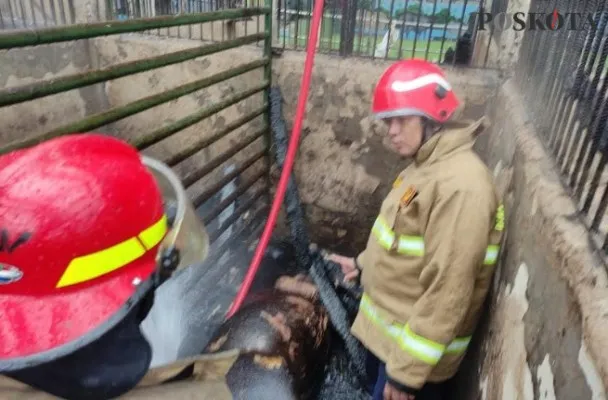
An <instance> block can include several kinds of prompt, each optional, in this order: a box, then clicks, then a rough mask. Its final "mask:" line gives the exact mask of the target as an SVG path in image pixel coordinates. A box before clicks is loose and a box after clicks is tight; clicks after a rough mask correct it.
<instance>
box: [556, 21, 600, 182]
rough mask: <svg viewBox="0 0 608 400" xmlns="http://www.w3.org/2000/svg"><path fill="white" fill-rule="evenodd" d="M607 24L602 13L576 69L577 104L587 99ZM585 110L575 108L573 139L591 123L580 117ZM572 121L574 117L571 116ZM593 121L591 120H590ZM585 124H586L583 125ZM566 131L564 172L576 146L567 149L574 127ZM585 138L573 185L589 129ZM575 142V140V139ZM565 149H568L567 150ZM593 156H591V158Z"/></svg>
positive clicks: (578, 137) (581, 134) (586, 145)
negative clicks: (575, 131)
mask: <svg viewBox="0 0 608 400" xmlns="http://www.w3.org/2000/svg"><path fill="white" fill-rule="evenodd" d="M607 26H608V14H606V13H602V19H601V21H600V25H599V32H602V33H600V34H598V33H596V34H595V35H593V41H592V42H593V44H592V46H591V47H592V48H591V49H589V48H587V49H586V50H587V51H586V52H585V53H584V60H583V63H582V66H581V68H579V69H578V73H577V77H576V79H577V83H576V84H575V86H576V87H575V90H576V91H577V93H578V95H577V98H578V100H579V104H580V103H581V102H584V101H587V100H588V97H589V93H590V92H589V90H590V88H591V87H590V85H589V83H590V82H589V77H590V75H591V73H592V69H593V65H594V64H595V60H596V58H597V55H598V51H599V46H600V43H601V40H602V35H603V32H604V31H605V30H606V27H607ZM607 49H608V48H607ZM596 80H598V81H599V75H596ZM579 87H580V88H582V89H584V90H578V88H579ZM585 111H586V110H584V108H583V107H577V109H576V110H575V112H576V117H577V118H576V119H578V120H579V122H580V124H579V129H578V135H576V136H574V138H575V139H579V140H580V138H581V137H582V136H583V135H584V129H585V128H586V127H587V128H591V126H592V125H591V124H589V121H582V118H581V113H582V112H585ZM573 121H574V118H573ZM585 122H587V124H585ZM591 122H592V123H593V121H591ZM584 125H587V126H584ZM566 133H567V135H566V136H567V138H568V140H566V141H564V146H562V152H560V156H559V157H560V162H564V161H565V160H567V161H566V162H565V164H563V165H562V171H563V172H565V170H566V168H567V167H569V166H570V165H572V162H573V161H574V159H573V157H574V154H575V153H576V148H575V146H574V144H573V145H572V146H571V147H570V148H569V149H568V146H567V144H568V143H569V142H570V139H571V138H572V136H573V135H574V129H568V130H566ZM584 136H585V138H584V139H583V144H582V146H581V148H580V151H579V154H578V157H577V159H576V164H575V165H574V170H573V172H572V176H571V178H570V185H571V186H573V185H575V180H576V176H578V173H579V171H580V167H581V163H582V161H583V157H584V155H585V154H586V150H587V147H588V145H589V144H590V141H591V132H590V130H587V134H586V135H584ZM575 142H576V141H575ZM567 150H570V151H569V152H568V151H567ZM567 153H569V154H568V157H567V159H566V154H567ZM592 158H593V157H591V159H592Z"/></svg>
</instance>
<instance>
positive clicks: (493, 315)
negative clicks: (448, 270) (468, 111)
mask: <svg viewBox="0 0 608 400" xmlns="http://www.w3.org/2000/svg"><path fill="white" fill-rule="evenodd" d="M521 104H522V102H521V101H520V100H519V97H518V94H517V92H516V90H515V88H514V86H513V85H512V83H511V81H508V82H507V83H506V84H505V85H504V86H502V87H501V90H500V91H499V94H498V96H497V97H496V98H494V99H493V102H492V103H491V104H489V115H490V117H491V118H492V120H493V121H494V125H493V132H492V134H491V135H488V136H486V140H485V142H480V143H479V146H478V148H479V149H480V153H481V154H483V155H484V158H485V160H486V162H487V163H488V164H489V166H490V167H491V168H492V169H494V171H495V172H496V173H500V172H505V171H506V172H512V177H513V178H512V180H511V184H510V186H509V191H508V193H507V194H506V196H505V208H506V215H507V221H508V222H507V235H506V238H505V241H504V245H503V255H502V261H501V263H500V265H499V269H498V270H497V273H496V278H495V285H494V288H493V296H492V301H491V302H490V304H489V316H486V319H485V321H484V322H483V323H482V325H481V326H480V329H479V331H478V341H477V344H476V345H475V346H474V348H473V349H472V350H471V352H470V353H469V357H468V360H467V362H466V364H465V365H466V366H465V367H464V368H463V369H462V371H461V374H460V375H461V377H462V380H461V381H460V382H459V384H458V385H457V390H456V392H457V393H459V395H460V396H462V398H476V397H477V396H478V395H479V394H481V395H482V399H504V400H507V399H509V400H510V399H522V400H527V399H568V400H569V399H573V400H574V399H577V400H578V399H594V400H595V399H605V398H606V397H605V389H604V388H605V387H606V385H608V352H606V346H607V345H608V343H607V342H608V337H607V336H606V332H607V330H608V279H607V275H606V265H605V263H604V261H603V260H602V259H600V258H599V256H598V254H597V253H596V251H595V249H594V247H593V246H592V242H591V239H590V237H589V234H588V232H587V230H586V229H585V227H584V224H583V223H582V221H581V220H580V219H579V216H578V213H577V211H576V207H575V204H574V203H573V201H572V200H571V198H570V197H569V195H568V194H567V193H566V192H565V191H564V189H563V187H562V185H561V182H560V180H559V177H558V175H557V174H556V172H555V170H554V167H553V164H552V162H551V161H550V159H549V158H548V157H547V155H546V154H545V152H544V150H543V147H542V145H541V143H540V142H539V140H538V138H537V137H536V133H535V132H534V130H533V129H532V128H531V124H529V123H526V121H527V115H526V110H524V109H523V108H522V106H521ZM479 339H481V340H479Z"/></svg>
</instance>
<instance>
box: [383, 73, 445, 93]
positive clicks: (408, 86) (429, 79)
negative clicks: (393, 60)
mask: <svg viewBox="0 0 608 400" xmlns="http://www.w3.org/2000/svg"><path fill="white" fill-rule="evenodd" d="M432 83H436V84H439V85H441V86H443V87H444V88H445V89H446V90H452V86H451V85H450V84H449V83H448V81H446V80H445V79H444V78H443V77H442V76H441V75H439V74H428V75H424V76H421V77H419V78H416V79H412V80H411V81H394V82H393V83H392V84H391V90H393V91H395V92H399V93H401V92H409V91H411V90H416V89H420V88H421V87H424V86H427V85H430V84H432Z"/></svg>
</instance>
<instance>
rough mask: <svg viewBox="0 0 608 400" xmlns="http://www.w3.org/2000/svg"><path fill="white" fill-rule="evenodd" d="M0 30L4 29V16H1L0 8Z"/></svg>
mask: <svg viewBox="0 0 608 400" xmlns="http://www.w3.org/2000/svg"><path fill="white" fill-rule="evenodd" d="M0 29H5V27H4V15H2V8H0Z"/></svg>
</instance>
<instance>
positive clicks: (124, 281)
mask: <svg viewBox="0 0 608 400" xmlns="http://www.w3.org/2000/svg"><path fill="white" fill-rule="evenodd" d="M0 233H1V235H0V398H14V399H17V398H23V399H28V400H33V399H37V398H46V397H45V395H44V394H43V393H49V394H51V395H54V396H59V397H61V398H64V399H108V398H115V397H117V396H120V395H122V394H124V393H126V392H129V391H130V390H131V389H133V388H135V387H136V386H138V387H142V388H144V389H142V390H144V392H143V393H141V394H140V395H139V397H141V398H151V397H150V396H151V395H152V394H153V392H154V390H153V387H154V386H155V385H156V384H159V383H162V382H164V381H166V380H168V379H169V378H171V377H173V376H175V375H177V374H179V373H181V372H183V371H184V370H187V369H188V368H190V370H192V366H193V365H196V368H194V369H193V370H194V371H195V372H196V371H198V373H199V374H204V376H205V378H206V381H205V383H203V382H201V381H200V380H199V381H198V382H193V386H192V387H190V388H189V389H188V388H187V387H186V388H185V389H186V392H181V393H182V398H185V397H189V396H192V393H196V394H197V395H199V396H202V397H197V398H213V399H230V398H232V396H231V394H230V391H229V390H228V386H227V385H226V383H225V382H223V375H222V374H225V373H226V371H228V369H229V368H230V366H231V365H232V363H234V360H236V358H237V356H238V352H237V351H233V352H227V353H225V354H223V355H220V356H218V355H215V356H214V357H213V359H210V358H209V356H200V357H194V358H192V359H189V360H186V361H178V362H176V363H174V364H170V365H168V366H166V367H160V368H158V369H153V370H149V366H150V361H151V355H152V349H151V347H150V345H149V343H148V342H147V341H146V339H145V338H144V336H143V335H142V332H141V331H140V329H139V324H140V323H141V321H142V320H143V319H144V318H145V316H146V314H147V313H148V311H149V309H150V307H151V304H152V301H153V296H154V292H155V290H156V288H157V287H158V286H159V285H160V284H161V283H162V282H163V281H165V280H166V279H167V278H168V277H169V276H171V275H172V273H173V272H174V271H176V270H178V269H180V268H182V267H186V266H192V265H196V264H198V265H200V263H201V262H202V261H203V260H204V259H205V257H206V255H207V252H208V246H209V244H208V235H207V233H206V231H205V228H204V227H203V226H202V224H200V222H199V219H198V218H196V217H195V216H194V210H193V209H192V206H191V204H190V203H189V202H188V201H187V197H186V193H185V191H184V188H183V187H182V186H181V183H180V181H179V179H178V178H177V176H175V174H173V172H172V171H171V169H170V168H169V167H167V166H166V165H164V164H162V163H160V162H158V161H156V160H154V159H150V158H147V157H142V156H141V155H140V154H139V153H138V152H137V150H136V149H134V148H132V147H131V146H129V145H127V144H126V143H124V142H122V141H119V140H118V139H113V138H110V137H107V136H103V135H94V134H83V135H70V136H66V137H62V138H58V139H54V140H50V141H47V142H44V143H42V144H40V145H37V146H34V147H32V148H28V149H25V150H20V151H15V152H12V153H9V154H7V155H4V156H2V157H0ZM210 364H211V366H209V365H210ZM222 371H223V372H222ZM192 374H194V375H196V373H191V375H192ZM214 376H215V378H217V379H214V378H213V377H214ZM146 387H152V389H150V390H145V388H146ZM36 389H37V390H38V391H36ZM178 389H184V385H181V386H179V387H178V388H173V390H174V391H173V392H172V393H173V394H176V393H180V391H179V390H178ZM188 390H189V392H188ZM205 391H207V396H205V395H204V394H205ZM136 393H140V392H139V391H136ZM188 393H190V394H189V395H188ZM165 394H166V393H165ZM137 396H138V395H133V398H138V397H137ZM178 397H179V395H178ZM159 398H160V397H159Z"/></svg>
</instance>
